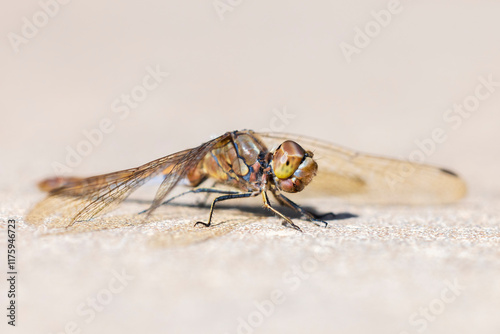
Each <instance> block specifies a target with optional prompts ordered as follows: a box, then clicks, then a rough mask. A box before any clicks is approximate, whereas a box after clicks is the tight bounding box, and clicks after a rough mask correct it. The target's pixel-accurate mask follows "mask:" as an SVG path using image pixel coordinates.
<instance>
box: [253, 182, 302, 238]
mask: <svg viewBox="0 0 500 334" xmlns="http://www.w3.org/2000/svg"><path fill="white" fill-rule="evenodd" d="M262 198H263V200H264V206H265V207H266V208H267V209H269V210H271V211H272V212H274V213H275V214H277V215H278V216H280V217H281V218H283V219H284V220H285V222H286V223H287V224H288V225H290V226H291V227H293V228H294V229H296V230H297V231H300V232H302V230H301V229H300V227H298V226H297V225H295V224H294V223H293V221H292V220H291V219H290V218H288V217H287V216H285V215H284V214H282V213H281V212H279V211H278V210H276V209H275V208H273V207H272V206H271V202H269V197H268V196H267V193H266V192H265V191H263V192H262Z"/></svg>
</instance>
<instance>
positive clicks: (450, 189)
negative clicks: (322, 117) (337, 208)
mask: <svg viewBox="0 0 500 334" xmlns="http://www.w3.org/2000/svg"><path fill="white" fill-rule="evenodd" d="M257 135H258V136H260V137H261V138H262V140H263V142H264V143H266V145H268V149H269V150H272V149H273V147H274V148H276V147H277V146H278V145H279V144H280V143H281V142H283V141H284V140H294V141H296V142H297V143H298V144H300V145H301V146H302V147H303V148H304V149H306V150H310V151H312V152H313V153H314V159H315V160H316V162H317V163H318V174H317V175H316V177H315V178H314V179H313V180H312V182H311V184H310V185H308V186H307V187H306V188H305V189H304V192H306V193H307V194H308V195H309V196H311V195H316V194H317V195H320V196H321V195H333V196H338V197H343V198H346V199H348V200H349V201H353V202H363V203H381V204H384V203H385V204H438V203H448V202H453V201H456V200H458V199H460V198H462V197H463V196H465V194H466V185H465V183H464V181H463V180H462V179H460V177H458V176H457V175H456V174H455V173H453V172H450V171H448V170H445V169H442V168H439V167H434V166H429V165H424V164H417V163H411V162H408V161H403V160H398V159H391V158H383V157H376V156H372V155H367V154H362V153H358V152H355V151H351V150H349V149H346V148H342V147H339V146H335V145H332V144H330V143H327V142H324V141H320V140H317V139H313V138H309V137H305V136H297V135H291V134H286V133H257Z"/></svg>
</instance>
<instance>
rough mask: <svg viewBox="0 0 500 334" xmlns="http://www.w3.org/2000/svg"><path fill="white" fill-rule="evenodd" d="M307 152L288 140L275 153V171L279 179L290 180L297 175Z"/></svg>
mask: <svg viewBox="0 0 500 334" xmlns="http://www.w3.org/2000/svg"><path fill="white" fill-rule="evenodd" d="M305 154H306V151H304V149H303V148H302V147H301V146H300V145H299V144H297V143H296V142H294V141H291V140H287V141H285V142H283V144H281V145H280V147H278V149H277V150H276V152H275V153H274V160H273V170H274V174H275V175H276V177H277V178H278V179H281V180H283V179H288V178H289V177H291V176H292V175H293V173H295V171H296V170H297V168H298V167H299V165H300V163H301V162H302V160H304V155H305Z"/></svg>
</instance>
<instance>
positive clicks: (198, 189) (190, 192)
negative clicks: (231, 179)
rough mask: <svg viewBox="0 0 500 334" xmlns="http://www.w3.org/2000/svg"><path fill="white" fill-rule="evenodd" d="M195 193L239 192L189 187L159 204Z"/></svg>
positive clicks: (165, 203)
mask: <svg viewBox="0 0 500 334" xmlns="http://www.w3.org/2000/svg"><path fill="white" fill-rule="evenodd" d="M197 193H215V194H226V195H230V194H239V192H237V191H230V190H219V189H213V188H197V189H191V190H189V191H185V192H183V193H181V194H179V195H176V196H173V197H170V198H169V199H167V200H166V201H165V202H163V203H161V204H160V205H167V204H168V203H170V202H172V201H173V200H174V199H177V198H179V197H182V196H184V195H187V194H197ZM148 210H149V209H146V210H143V211H141V212H139V214H143V213H146V212H147V211H148Z"/></svg>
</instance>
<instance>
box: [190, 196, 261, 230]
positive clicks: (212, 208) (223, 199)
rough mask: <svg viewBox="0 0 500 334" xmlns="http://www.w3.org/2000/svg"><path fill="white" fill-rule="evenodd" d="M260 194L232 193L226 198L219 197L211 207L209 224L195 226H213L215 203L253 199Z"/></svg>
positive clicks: (202, 223)
mask: <svg viewBox="0 0 500 334" xmlns="http://www.w3.org/2000/svg"><path fill="white" fill-rule="evenodd" d="M258 194H259V192H255V191H252V192H248V193H238V192H232V193H230V194H227V195H224V196H219V197H217V198H215V199H214V201H213V202H212V206H211V207H210V214H209V216H208V222H207V223H204V222H196V224H194V226H196V225H198V224H201V225H203V226H205V227H209V226H210V225H211V224H212V216H213V214H214V208H215V203H217V202H221V201H225V200H228V199H234V198H245V197H253V196H257V195H258Z"/></svg>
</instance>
